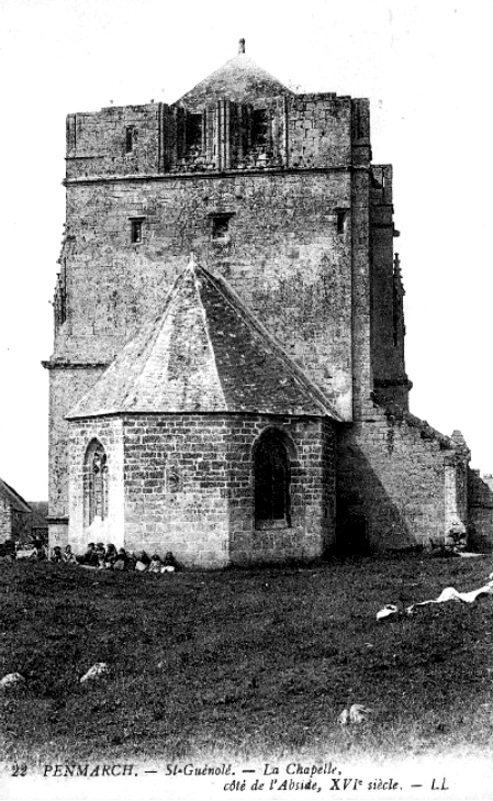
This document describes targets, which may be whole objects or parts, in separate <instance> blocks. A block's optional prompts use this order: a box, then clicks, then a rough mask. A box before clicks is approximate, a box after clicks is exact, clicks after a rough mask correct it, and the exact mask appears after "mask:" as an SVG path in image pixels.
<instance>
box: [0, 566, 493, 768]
mask: <svg viewBox="0 0 493 801" xmlns="http://www.w3.org/2000/svg"><path fill="white" fill-rule="evenodd" d="M490 570H491V559H490V558H486V557H483V558H479V559H471V560H465V559H459V558H457V559H445V558H443V559H442V558H434V559H432V558H419V557H416V556H414V557H406V558H401V559H382V560H377V559H371V558H367V559H366V558H365V559H360V560H354V561H345V562H333V563H328V564H325V565H322V566H317V567H313V568H306V567H305V568H302V569H296V568H289V569H285V570H274V569H256V570H253V569H252V570H230V571H225V572H217V573H203V572H196V573H181V574H175V575H167V576H154V575H140V574H135V573H130V574H122V573H112V572H97V571H88V570H84V569H81V568H78V567H75V566H58V565H43V564H40V565H36V564H26V563H22V564H21V563H19V564H9V565H3V566H2V568H1V572H0V621H1V626H0V632H1V635H0V636H1V643H2V648H1V654H0V676H3V675H4V674H6V673H8V672H12V671H19V672H20V673H22V674H23V675H24V676H25V678H26V686H25V688H24V689H23V690H22V691H19V692H3V693H2V694H1V696H0V704H1V721H2V722H1V724H0V726H1V748H2V759H3V760H5V761H6V760H8V761H12V762H13V761H22V760H23V759H29V760H31V761H32V760H39V761H50V760H51V761H54V760H56V761H66V760H70V759H71V758H74V757H76V758H77V759H78V760H79V761H80V760H84V759H86V760H90V759H99V760H101V759H103V758H105V759H113V760H115V759H121V758H127V759H128V758H132V759H139V758H141V759H144V758H146V759H147V760H152V759H156V760H158V759H160V758H163V757H166V758H168V759H180V758H183V757H188V758H190V757H192V756H194V757H197V756H198V755H200V756H202V757H204V756H209V757H211V756H214V757H216V758H218V757H219V756H220V755H228V756H229V757H230V758H237V759H248V758H252V757H255V756H256V755H258V754H263V755H264V756H265V755H269V756H275V757H285V756H287V755H294V754H297V755H300V756H302V755H304V754H305V755H308V754H309V755H310V756H311V758H315V757H317V756H319V757H320V758H322V759H323V757H324V755H326V754H327V753H330V754H331V755H336V754H339V755H348V753H350V754H351V755H352V756H358V755H362V754H369V753H375V752H378V753H379V754H383V755H385V754H393V755H399V754H405V755H406V756H409V755H410V754H425V753H429V752H433V753H434V754H443V753H449V752H451V751H453V750H454V749H460V750H461V751H462V752H463V751H464V750H466V751H480V752H483V753H485V752H488V751H490V750H491V746H492V745H493V738H492V722H493V699H492V697H491V687H492V670H493V599H491V598H486V599H481V600H480V601H479V602H478V603H476V604H474V605H472V606H468V605H462V604H458V603H453V602H451V603H447V604H443V605H439V606H431V607H427V608H425V609H422V610H419V611H418V612H417V613H416V614H415V615H414V616H412V617H408V618H395V619H394V618H392V619H388V620H387V621H385V622H381V623H377V622H376V618H375V615H376V612H377V611H378V610H379V609H380V608H381V607H382V606H383V605H384V604H385V603H389V602H396V603H403V604H409V603H412V602H414V601H419V600H424V599H426V598H431V597H436V596H437V595H438V594H439V593H440V591H441V590H442V589H443V587H446V586H449V585H453V586H455V587H456V588H457V589H464V590H465V589H472V588H474V587H477V586H480V585H481V584H484V583H485V581H486V579H487V576H488V574H489V572H490ZM100 661H105V662H107V663H108V664H109V666H110V669H111V672H110V674H109V676H108V677H107V678H105V679H102V680H101V681H99V682H97V683H94V684H92V685H81V684H80V683H79V679H80V677H81V676H82V675H83V674H84V673H85V671H86V670H87V669H88V668H89V667H90V666H91V665H92V664H93V663H94V662H100ZM352 703H363V704H365V705H366V706H368V707H371V708H372V709H373V710H374V713H373V715H372V717H371V720H370V721H369V722H368V723H366V724H363V725H360V726H349V727H341V726H340V724H339V723H338V715H339V714H340V712H341V711H342V709H343V708H344V707H347V706H348V705H350V704H352Z"/></svg>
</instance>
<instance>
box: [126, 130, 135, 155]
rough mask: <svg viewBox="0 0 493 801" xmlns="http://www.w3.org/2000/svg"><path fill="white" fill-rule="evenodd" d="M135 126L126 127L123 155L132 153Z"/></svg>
mask: <svg viewBox="0 0 493 801" xmlns="http://www.w3.org/2000/svg"><path fill="white" fill-rule="evenodd" d="M135 133H136V132H135V126H134V125H127V127H126V128H125V153H133V149H134V145H135Z"/></svg>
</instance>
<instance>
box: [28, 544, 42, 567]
mask: <svg viewBox="0 0 493 801" xmlns="http://www.w3.org/2000/svg"><path fill="white" fill-rule="evenodd" d="M29 558H30V559H32V560H33V561H35V562H43V561H44V560H45V559H46V550H45V547H44V545H43V543H42V542H41V540H35V541H34V551H33V553H32V555H31V556H30V557H29Z"/></svg>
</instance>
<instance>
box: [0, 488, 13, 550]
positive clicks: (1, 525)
mask: <svg viewBox="0 0 493 801" xmlns="http://www.w3.org/2000/svg"><path fill="white" fill-rule="evenodd" d="M11 537H12V508H11V505H10V503H9V501H8V500H7V498H5V497H4V496H3V495H0V542H4V541H5V540H8V539H10V538H11Z"/></svg>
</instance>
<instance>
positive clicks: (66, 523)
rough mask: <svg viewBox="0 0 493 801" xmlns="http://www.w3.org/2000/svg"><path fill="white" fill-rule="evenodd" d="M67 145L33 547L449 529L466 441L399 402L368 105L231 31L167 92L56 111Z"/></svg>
mask: <svg viewBox="0 0 493 801" xmlns="http://www.w3.org/2000/svg"><path fill="white" fill-rule="evenodd" d="M66 157H67V158H66V164H67V171H66V178H65V181H64V184H65V187H66V195H67V200H66V227H65V235H64V241H63V245H62V253H61V257H60V260H59V264H60V272H59V275H58V279H57V287H56V292H55V304H54V305H55V342H54V351H53V355H52V357H51V358H50V360H49V361H48V362H45V366H46V367H47V368H48V370H49V374H50V420H49V431H50V457H49V458H50V501H49V503H50V507H49V511H50V542H51V544H52V545H54V544H64V543H67V542H70V543H71V544H72V546H73V547H74V548H75V549H76V550H80V549H82V548H84V547H85V545H86V544H87V543H88V542H90V541H91V542H98V541H103V542H112V543H114V544H115V545H117V546H118V547H120V546H124V547H125V548H127V549H131V550H133V549H142V548H143V549H145V550H146V551H148V552H149V553H153V552H158V553H160V554H164V553H165V552H167V551H172V552H173V554H174V555H175V556H176V558H177V559H178V561H180V562H181V563H182V564H183V565H185V566H189V567H224V566H227V565H231V564H233V565H245V564H250V563H256V562H283V561H284V562H286V561H290V560H298V561H309V560H312V559H316V558H319V557H322V556H324V555H325V554H327V553H330V552H331V551H333V550H344V551H345V552H349V553H353V552H361V551H365V550H369V549H371V550H376V551H378V550H388V549H402V548H410V547H415V546H417V545H424V546H427V545H429V544H430V542H432V541H434V542H437V541H438V542H439V541H442V542H443V541H445V540H446V538H447V537H448V536H449V534H450V531H451V530H454V531H464V532H466V531H468V525H469V526H470V523H471V514H473V512H471V503H470V499H471V480H473V479H474V480H475V481H476V484H477V483H478V482H481V479H479V477H478V476H477V475H472V474H471V471H469V469H468V461H469V451H468V448H467V446H466V444H465V442H464V439H463V437H462V435H461V434H460V432H454V434H453V435H452V436H451V437H447V436H443V435H442V434H440V433H439V432H437V431H436V430H434V429H433V428H431V427H430V426H429V425H428V424H427V423H426V422H424V421H421V420H419V419H418V418H416V417H415V416H413V415H412V414H411V413H410V412H409V407H408V395H409V391H410V389H411V386H412V385H411V382H410V381H409V379H408V376H407V374H406V370H405V363H404V335H405V326H404V313H403V296H404V289H403V283H402V277H401V268H400V264H399V258H398V255H397V254H395V253H394V249H393V241H394V238H395V237H396V236H398V232H397V231H396V229H395V227H394V222H393V205H392V204H393V200H392V167H391V166H390V165H375V164H373V163H372V154H371V143H370V115H369V102H368V100H366V99H356V98H351V97H347V96H342V97H341V96H338V95H336V94H332V93H324V94H299V93H295V92H293V91H291V90H290V89H288V88H287V87H286V86H284V85H283V84H282V83H280V82H279V81H278V80H276V79H275V78H274V77H272V76H271V75H269V74H268V73H267V72H266V71H265V70H263V69H262V68H261V67H259V66H258V65H257V64H256V63H255V62H254V61H253V60H252V59H251V58H250V57H249V56H247V55H246V53H245V43H244V40H240V46H239V52H238V54H237V55H236V56H235V57H234V58H232V59H230V60H229V61H227V62H226V63H225V64H224V66H222V67H220V68H219V69H218V70H217V71H216V72H214V73H213V74H212V75H210V76H209V77H207V78H206V79H205V80H203V81H202V82H201V83H199V84H198V85H197V86H195V87H194V88H193V89H191V91H189V92H188V93H187V94H185V95H184V96H183V97H181V98H180V99H179V100H177V101H176V102H175V103H173V104H171V105H167V104H166V103H161V102H160V103H154V102H151V103H148V104H146V105H140V106H124V107H114V106H111V107H109V108H103V109H102V110H101V111H98V112H91V113H86V112H84V113H76V114H69V116H68V117H67V153H66ZM473 489H474V488H473ZM476 490H477V487H476ZM468 493H469V501H468ZM473 494H474V493H473ZM475 497H478V492H477V491H476V495H475ZM483 506H484V504H483ZM483 506H482V507H481V508H482V512H481V514H482V515H483V517H482V520H483V523H484V520H486V518H488V521H489V517H488V515H489V516H490V517H491V510H487V513H486V514H485V513H484V508H483ZM488 521H486V522H488ZM487 527H488V526H487V525H486V523H484V525H483V528H482V529H481V531H480V532H479V533H480V534H482V533H484V532H483V529H484V531H486V529H487Z"/></svg>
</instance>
